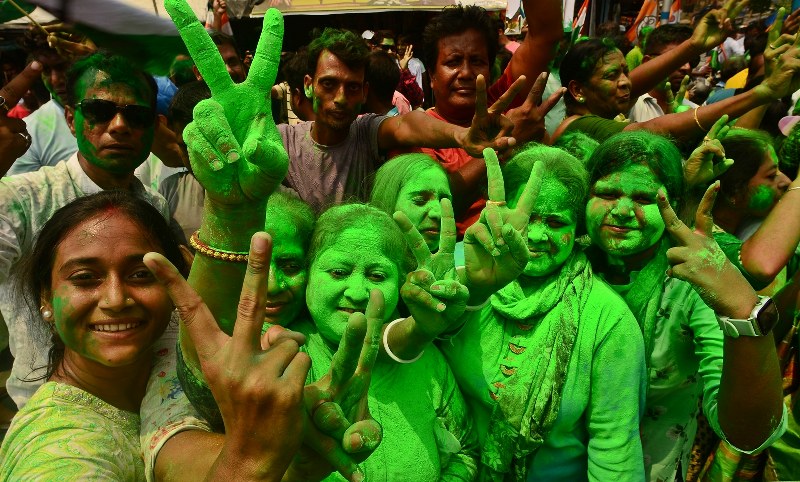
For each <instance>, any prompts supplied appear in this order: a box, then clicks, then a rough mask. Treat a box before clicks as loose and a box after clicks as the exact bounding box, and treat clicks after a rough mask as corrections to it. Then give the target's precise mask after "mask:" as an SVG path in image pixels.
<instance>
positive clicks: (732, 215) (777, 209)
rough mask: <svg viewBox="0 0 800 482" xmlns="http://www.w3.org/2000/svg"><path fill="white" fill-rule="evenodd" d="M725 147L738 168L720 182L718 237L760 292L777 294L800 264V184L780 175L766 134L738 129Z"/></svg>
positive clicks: (716, 217) (716, 209)
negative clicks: (799, 251) (752, 228)
mask: <svg viewBox="0 0 800 482" xmlns="http://www.w3.org/2000/svg"><path fill="white" fill-rule="evenodd" d="M721 143H722V147H723V148H724V149H725V153H726V155H727V156H728V157H730V158H731V159H733V160H734V164H733V166H732V167H731V168H730V169H728V170H727V171H726V172H725V173H724V174H723V175H722V176H720V178H719V180H720V194H721V195H720V196H719V199H718V200H717V203H716V204H715V205H714V222H715V223H716V226H717V229H716V230H715V233H714V237H715V239H716V240H717V242H718V243H719V245H720V247H721V248H722V250H723V251H724V252H725V254H726V255H727V256H728V259H730V260H731V262H732V263H733V264H734V265H736V267H737V268H739V270H740V271H741V272H742V274H744V275H745V278H747V280H748V281H749V282H750V284H751V285H753V287H754V288H755V289H756V290H763V289H765V288H767V287H768V286H769V288H768V289H766V291H765V292H764V294H768V295H773V294H774V293H775V292H776V291H777V289H779V288H780V287H781V286H782V285H783V284H784V283H785V282H786V280H787V278H789V277H791V276H792V275H793V274H794V272H796V271H797V268H798V266H800V264H798V263H800V259H799V258H798V257H797V256H796V255H795V249H797V245H798V244H800V219H799V218H798V216H797V211H798V209H800V199H799V198H800V195H799V194H800V193H796V192H793V191H792V190H791V189H793V188H794V191H797V190H798V189H800V181H790V180H789V178H788V177H786V175H785V174H783V173H782V172H781V171H780V168H779V167H778V156H777V154H776V153H775V149H774V148H773V146H772V139H771V138H770V137H769V135H768V134H766V133H765V132H760V131H752V130H748V129H732V130H731V131H730V132H729V133H728V134H727V135H726V136H725V137H724V138H723V139H722V140H721ZM784 195H785V197H784ZM753 224H760V226H758V228H757V229H756V230H755V232H753V233H752V235H749V233H745V232H743V231H746V230H747V228H748V226H752V225H753ZM748 235H749V236H748ZM737 236H742V239H744V241H742V240H740V239H739V237H737ZM787 265H788V267H789V271H788V272H787V271H786V270H785V268H786V267H787Z"/></svg>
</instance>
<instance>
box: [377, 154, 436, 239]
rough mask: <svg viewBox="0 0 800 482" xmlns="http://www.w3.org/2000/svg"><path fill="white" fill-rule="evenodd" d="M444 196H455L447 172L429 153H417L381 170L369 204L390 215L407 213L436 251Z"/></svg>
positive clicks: (386, 165)
mask: <svg viewBox="0 0 800 482" xmlns="http://www.w3.org/2000/svg"><path fill="white" fill-rule="evenodd" d="M444 198H447V199H451V198H452V196H451V194H450V180H449V179H448V177H447V171H445V170H444V168H443V167H442V166H441V164H439V163H438V162H436V161H434V160H433V158H431V157H430V156H428V155H427V154H418V153H414V154H403V155H400V156H397V157H394V158H392V159H390V160H389V162H387V163H386V164H384V165H383V166H381V168H380V169H378V172H377V173H376V174H375V182H374V183H373V185H372V194H371V195H370V201H369V203H370V204H371V205H372V206H375V207H376V208H378V209H380V210H381V211H383V212H385V213H387V214H390V215H391V214H393V213H395V212H397V211H402V212H403V213H405V214H406V216H408V219H409V220H410V221H411V222H412V223H413V224H414V227H415V228H417V231H419V232H420V234H422V236H423V237H424V238H425V243H426V244H427V245H428V249H430V250H431V252H432V253H435V252H436V251H437V250H438V249H439V233H440V230H441V224H442V212H441V209H440V208H439V202H440V201H441V200H442V199H444Z"/></svg>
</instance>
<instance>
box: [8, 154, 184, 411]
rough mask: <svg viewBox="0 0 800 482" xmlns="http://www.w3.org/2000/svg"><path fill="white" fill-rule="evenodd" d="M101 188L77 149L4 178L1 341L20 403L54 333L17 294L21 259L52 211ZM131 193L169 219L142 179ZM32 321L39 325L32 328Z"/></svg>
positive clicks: (34, 386) (33, 385)
mask: <svg viewBox="0 0 800 482" xmlns="http://www.w3.org/2000/svg"><path fill="white" fill-rule="evenodd" d="M100 191H102V188H100V186H98V185H97V184H95V183H94V181H92V180H91V179H89V176H87V175H86V173H85V172H83V169H82V168H81V165H80V163H79V162H78V155H77V154H75V155H73V156H72V157H71V158H69V160H67V161H64V162H60V163H58V164H57V165H55V166H45V167H43V168H41V169H39V170H38V171H36V172H30V173H26V174H20V175H18V176H12V177H5V178H3V179H2V180H0V315H2V319H4V320H5V326H7V327H8V339H7V340H0V342H6V341H7V343H8V346H9V347H10V348H11V354H12V355H14V366H13V367H12V369H11V375H10V376H9V377H8V381H7V382H6V388H7V389H8V393H9V395H10V396H11V398H12V399H13V400H14V402H15V403H16V404H17V406H18V407H19V408H22V406H23V405H24V404H25V402H26V401H27V400H28V399H29V398H30V396H31V395H33V392H35V391H36V389H37V388H39V386H40V385H41V384H42V383H44V380H40V381H37V382H23V381H22V379H24V378H36V377H38V376H40V375H42V374H44V371H41V370H40V371H34V368H39V367H44V366H45V365H46V364H47V354H48V350H49V349H50V338H49V334H48V329H47V328H46V327H45V324H44V321H43V320H42V317H41V314H40V313H39V312H38V310H37V309H36V308H37V307H28V306H27V305H26V303H25V302H24V301H23V300H21V299H18V298H19V297H18V296H16V295H17V287H16V283H17V277H16V273H15V268H16V265H17V262H18V261H19V260H20V258H21V257H22V256H23V254H25V253H29V252H30V251H31V250H32V249H33V245H34V241H35V239H36V235H37V234H38V233H39V231H40V230H41V228H42V226H44V224H45V223H46V222H47V221H48V220H49V219H50V218H51V217H52V216H53V213H55V212H56V211H57V210H58V209H59V208H61V207H63V206H65V205H67V204H69V202H71V201H73V200H74V199H76V198H78V197H82V196H88V195H90V194H94V193H98V192H100ZM133 193H134V194H135V195H136V196H138V197H140V198H142V199H144V200H145V201H148V202H149V203H150V204H152V205H153V206H155V207H156V209H158V211H159V212H161V213H162V214H163V215H164V218H165V219H169V208H168V207H167V201H166V200H165V199H164V198H163V197H162V196H161V195H160V194H158V193H157V192H155V191H154V190H153V189H151V188H150V187H148V186H145V185H143V184H141V182H137V183H135V184H134V186H133ZM32 327H38V328H41V330H38V329H37V330H35V331H32V330H31V328H32ZM4 345H5V343H4Z"/></svg>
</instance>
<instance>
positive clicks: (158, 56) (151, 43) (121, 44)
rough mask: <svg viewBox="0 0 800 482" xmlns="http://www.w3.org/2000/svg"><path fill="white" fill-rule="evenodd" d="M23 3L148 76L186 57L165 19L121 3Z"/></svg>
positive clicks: (98, 0) (58, 0) (44, 0)
mask: <svg viewBox="0 0 800 482" xmlns="http://www.w3.org/2000/svg"><path fill="white" fill-rule="evenodd" d="M14 1H15V2H16V3H18V4H22V3H24V2H20V1H18V0H14ZM26 1H27V3H28V4H33V5H36V6H39V7H41V8H43V9H45V10H47V11H48V12H50V13H51V14H53V15H54V16H56V17H58V18H59V19H61V20H63V21H65V22H69V23H71V24H74V25H75V30H77V31H79V32H80V33H82V34H84V35H86V36H87V37H89V38H90V39H91V40H92V41H93V42H94V43H95V45H97V46H98V47H100V48H105V49H108V50H111V51H114V52H116V53H119V54H121V55H124V56H125V57H127V58H129V59H131V61H133V62H136V63H137V64H138V65H139V66H140V67H141V68H143V69H145V70H147V71H148V72H150V73H151V74H156V75H166V74H167V73H168V72H169V67H170V65H171V64H172V61H173V60H174V59H175V56H176V55H178V54H181V53H182V54H187V50H186V47H185V46H184V45H183V40H181V37H180V36H179V35H178V29H176V28H175V25H174V24H173V23H172V20H170V18H169V17H166V16H165V17H159V16H158V15H156V14H155V13H150V12H147V11H144V10H141V9H139V8H136V7H133V6H131V5H128V4H126V3H125V2H124V1H123V0H80V1H74V0H72V1H70V0H26Z"/></svg>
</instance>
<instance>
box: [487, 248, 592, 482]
mask: <svg viewBox="0 0 800 482" xmlns="http://www.w3.org/2000/svg"><path fill="white" fill-rule="evenodd" d="M591 289H592V271H591V267H590V266H589V262H588V261H587V259H586V256H585V255H584V254H583V253H582V252H580V251H576V252H575V253H573V254H572V256H570V258H569V259H568V260H567V261H566V262H565V263H564V265H563V266H562V267H561V269H559V270H558V271H557V272H555V273H553V274H552V275H550V276H549V277H548V278H547V279H546V280H545V282H544V283H543V284H542V285H541V287H540V288H539V289H537V290H536V291H535V292H533V293H530V294H529V295H525V294H524V292H523V290H522V287H521V286H520V284H519V281H518V280H517V281H514V282H513V283H511V284H509V285H508V286H506V287H505V288H503V289H502V290H500V291H499V292H498V293H496V294H495V295H494V296H493V297H492V308H493V310H494V312H495V315H496V316H498V317H500V318H503V319H505V320H508V321H512V322H515V323H519V324H522V325H536V324H541V323H546V325H544V326H543V327H542V329H546V330H547V334H546V337H545V339H544V342H543V343H542V344H541V345H539V346H528V347H527V349H526V351H525V353H526V354H527V357H528V360H527V361H526V362H524V363H521V364H520V365H519V367H518V368H517V371H516V372H515V373H514V374H513V375H512V376H511V377H509V378H508V380H507V382H506V383H505V387H504V388H503V389H502V391H500V392H499V394H498V398H497V404H496V405H495V406H494V409H493V410H492V414H491V417H490V420H489V432H488V434H487V443H486V445H485V446H484V450H483V453H482V455H481V463H482V464H483V465H484V467H483V470H482V474H483V475H482V477H481V480H490V481H502V480H514V481H524V480H527V472H528V468H529V467H530V464H531V461H532V460H533V454H534V453H535V452H536V450H537V449H538V448H539V447H540V446H541V445H542V444H543V443H544V439H545V437H546V436H547V434H548V433H549V432H550V430H551V429H552V427H553V424H554V423H555V420H556V417H557V416H558V409H559V407H560V406H561V392H562V391H563V388H564V382H565V381H566V378H567V369H568V367H569V360H570V357H571V356H572V348H573V346H574V345H575V339H576V337H577V335H578V323H579V321H580V319H581V313H582V312H583V309H584V307H585V305H586V301H587V299H588V298H589V292H590V291H591Z"/></svg>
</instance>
